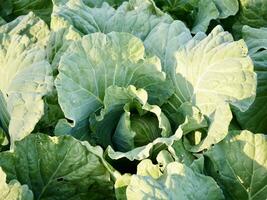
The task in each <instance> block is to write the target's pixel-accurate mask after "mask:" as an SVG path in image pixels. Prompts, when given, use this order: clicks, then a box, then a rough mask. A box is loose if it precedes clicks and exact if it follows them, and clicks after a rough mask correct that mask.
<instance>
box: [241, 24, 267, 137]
mask: <svg viewBox="0 0 267 200" xmlns="http://www.w3.org/2000/svg"><path fill="white" fill-rule="evenodd" d="M242 34H243V38H244V40H245V42H246V43H247V45H248V48H249V55H250V56H251V58H252V60H253V62H254V68H255V72H256V73H257V92H256V98H255V101H254V102H253V104H252V105H251V107H250V108H249V109H248V110H247V111H246V112H243V113H242V112H237V113H236V115H237V120H238V122H239V123H240V125H241V126H242V128H243V129H248V130H250V131H253V132H256V133H258V132H260V133H267V125H266V124H267V103H266V102H267V28H259V29H256V28H251V27H249V26H244V27H243V32H242Z"/></svg>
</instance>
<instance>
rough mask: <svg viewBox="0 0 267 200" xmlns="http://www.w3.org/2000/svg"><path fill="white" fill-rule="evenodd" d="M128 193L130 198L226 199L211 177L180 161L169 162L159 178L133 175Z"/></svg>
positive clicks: (165, 199)
mask: <svg viewBox="0 0 267 200" xmlns="http://www.w3.org/2000/svg"><path fill="white" fill-rule="evenodd" d="M151 165H152V163H151ZM126 195H127V199H129V200H131V199H151V200H152V199H164V200H168V199H192V200H193V199H200V200H202V199H203V200H214V199H216V200H219V199H224V196H223V194H222V191H221V189H220V188H219V186H218V185H217V184H216V182H215V181H214V180H213V179H212V178H211V177H208V176H204V175H201V174H199V173H197V172H194V171H192V170H191V169H190V168H189V167H187V166H185V165H183V164H180V163H178V162H172V163H170V164H168V165H167V167H166V170H165V171H164V174H163V175H162V176H161V177H159V178H157V179H154V178H152V177H151V176H147V175H146V176H141V175H133V176H132V178H131V182H130V184H129V186H128V187H127V189H126Z"/></svg>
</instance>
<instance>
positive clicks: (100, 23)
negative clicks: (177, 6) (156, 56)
mask: <svg viewBox="0 0 267 200" xmlns="http://www.w3.org/2000/svg"><path fill="white" fill-rule="evenodd" d="M79 13H82V14H79ZM54 18H62V19H64V21H65V23H66V24H69V25H73V27H74V28H76V29H77V30H78V31H80V32H81V33H82V34H85V35H86V34H89V33H94V32H103V33H109V32H112V31H117V32H128V33H131V34H133V35H135V36H137V37H139V38H140V39H142V40H144V39H145V38H146V36H147V35H148V34H149V32H150V31H151V30H152V29H153V27H155V26H156V25H157V24H159V23H160V22H172V21H173V20H172V19H171V17H170V16H169V15H167V14H164V13H163V12H162V11H160V10H159V9H158V8H157V7H156V6H155V5H154V3H153V2H152V1H150V0H130V1H129V2H126V3H124V4H122V5H121V6H120V7H119V8H118V9H117V10H115V9H114V8H112V7H111V6H109V5H108V4H106V3H104V4H103V5H102V6H101V7H100V8H90V7H88V6H86V5H85V4H84V3H83V1H82V0H69V1H68V2H64V1H63V2H62V1H55V5H54V10H53V14H52V24H53V19H54Z"/></svg>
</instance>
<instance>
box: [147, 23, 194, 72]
mask: <svg viewBox="0 0 267 200" xmlns="http://www.w3.org/2000/svg"><path fill="white" fill-rule="evenodd" d="M191 38H192V36H191V34H190V31H189V29H188V28H187V27H186V26H185V24H184V23H183V22H181V21H178V20H175V21H174V22H172V23H165V22H161V23H159V24H158V25H157V26H155V27H154V28H153V29H152V30H151V32H150V33H149V34H148V36H147V37H146V39H145V40H144V45H145V47H146V51H148V52H149V53H151V54H153V55H156V56H158V57H159V58H160V61H161V64H162V67H163V70H164V71H165V72H166V73H167V75H168V76H172V75H173V74H174V73H175V68H176V59H175V52H176V51H177V50H178V49H179V48H180V47H182V46H183V45H185V44H186V43H187V42H188V41H189V40H190V39H191Z"/></svg>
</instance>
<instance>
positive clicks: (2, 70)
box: [0, 34, 53, 141]
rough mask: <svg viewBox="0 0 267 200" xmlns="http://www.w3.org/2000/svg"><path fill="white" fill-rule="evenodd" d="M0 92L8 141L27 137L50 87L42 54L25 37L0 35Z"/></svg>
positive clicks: (41, 51) (47, 70)
mask: <svg viewBox="0 0 267 200" xmlns="http://www.w3.org/2000/svg"><path fill="white" fill-rule="evenodd" d="M0 44H1V45H0V76H1V79H0V90H1V91H2V94H3V96H4V99H5V101H6V104H7V111H8V113H9V115H10V122H9V134H10V137H11V140H12V141H16V140H20V139H22V138H23V137H25V136H26V135H28V134H30V133H31V131H32V130H33V129H34V127H35V125H36V123H37V122H38V121H39V119H40V118H41V116H42V115H43V112H44V102H43V100H42V98H43V96H44V95H46V94H47V93H48V92H49V91H50V90H51V87H52V84H53V81H52V76H51V67H50V65H49V63H48V62H47V61H46V59H45V58H46V54H45V51H44V50H43V49H41V48H39V47H35V46H33V45H32V43H31V41H30V39H29V38H28V37H27V36H19V35H11V36H9V35H6V34H0Z"/></svg>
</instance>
